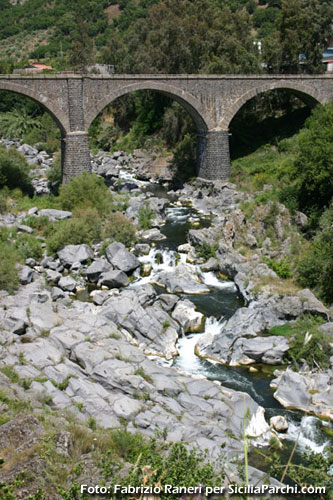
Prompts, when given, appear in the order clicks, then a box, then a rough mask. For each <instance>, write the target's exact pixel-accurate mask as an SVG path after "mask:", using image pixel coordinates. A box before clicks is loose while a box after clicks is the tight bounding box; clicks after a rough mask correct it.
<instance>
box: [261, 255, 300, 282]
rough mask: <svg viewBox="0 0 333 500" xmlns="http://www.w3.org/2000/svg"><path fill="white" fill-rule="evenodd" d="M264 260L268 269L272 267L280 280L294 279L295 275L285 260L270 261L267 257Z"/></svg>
mask: <svg viewBox="0 0 333 500" xmlns="http://www.w3.org/2000/svg"><path fill="white" fill-rule="evenodd" d="M263 260H264V262H266V264H267V265H268V267H270V268H271V269H273V271H274V272H276V274H277V275H278V276H279V278H282V279H287V278H291V277H292V275H293V273H292V270H291V267H290V264H289V262H287V261H286V260H285V259H281V260H280V261H277V260H274V259H268V258H267V257H264V258H263Z"/></svg>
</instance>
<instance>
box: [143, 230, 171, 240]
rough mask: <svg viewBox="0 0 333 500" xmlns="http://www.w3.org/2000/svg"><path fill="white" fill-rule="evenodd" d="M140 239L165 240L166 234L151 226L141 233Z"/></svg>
mask: <svg viewBox="0 0 333 500" xmlns="http://www.w3.org/2000/svg"><path fill="white" fill-rule="evenodd" d="M141 239H142V240H144V241H162V240H166V236H165V235H164V234H162V233H161V231H160V230H159V229H157V228H156V227H153V228H152V229H147V231H144V232H143V233H141Z"/></svg>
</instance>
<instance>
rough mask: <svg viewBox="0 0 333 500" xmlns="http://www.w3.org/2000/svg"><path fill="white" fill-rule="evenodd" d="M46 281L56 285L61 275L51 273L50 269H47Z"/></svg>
mask: <svg viewBox="0 0 333 500" xmlns="http://www.w3.org/2000/svg"><path fill="white" fill-rule="evenodd" d="M45 277H46V281H48V282H50V281H51V282H54V283H58V281H59V280H60V279H61V277H62V274H61V273H59V272H58V271H53V270H52V269H47V271H46V276H45Z"/></svg>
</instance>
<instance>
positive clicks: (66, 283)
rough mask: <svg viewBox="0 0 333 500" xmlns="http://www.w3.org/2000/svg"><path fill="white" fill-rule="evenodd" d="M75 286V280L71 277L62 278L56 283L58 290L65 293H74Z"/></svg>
mask: <svg viewBox="0 0 333 500" xmlns="http://www.w3.org/2000/svg"><path fill="white" fill-rule="evenodd" d="M76 285H77V283H76V281H75V279H74V278H72V277H71V276H63V277H62V278H61V279H60V280H59V282H58V286H59V288H61V289H62V290H65V292H75V290H76Z"/></svg>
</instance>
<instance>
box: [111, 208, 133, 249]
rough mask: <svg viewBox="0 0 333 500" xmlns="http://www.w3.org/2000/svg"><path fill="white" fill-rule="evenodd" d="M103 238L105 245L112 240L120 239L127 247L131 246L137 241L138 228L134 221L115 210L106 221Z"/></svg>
mask: <svg viewBox="0 0 333 500" xmlns="http://www.w3.org/2000/svg"><path fill="white" fill-rule="evenodd" d="M103 239H105V240H107V241H106V242H105V247H106V246H107V245H109V244H110V243H111V242H112V241H119V242H120V243H123V244H124V245H126V246H127V247H131V246H133V245H134V243H135V242H136V230H135V227H134V224H133V222H132V221H131V220H130V219H129V218H128V217H126V215H123V214H122V213H120V212H114V213H113V214H111V215H110V217H108V220H107V221H106V222H105V223H104V229H103Z"/></svg>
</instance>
